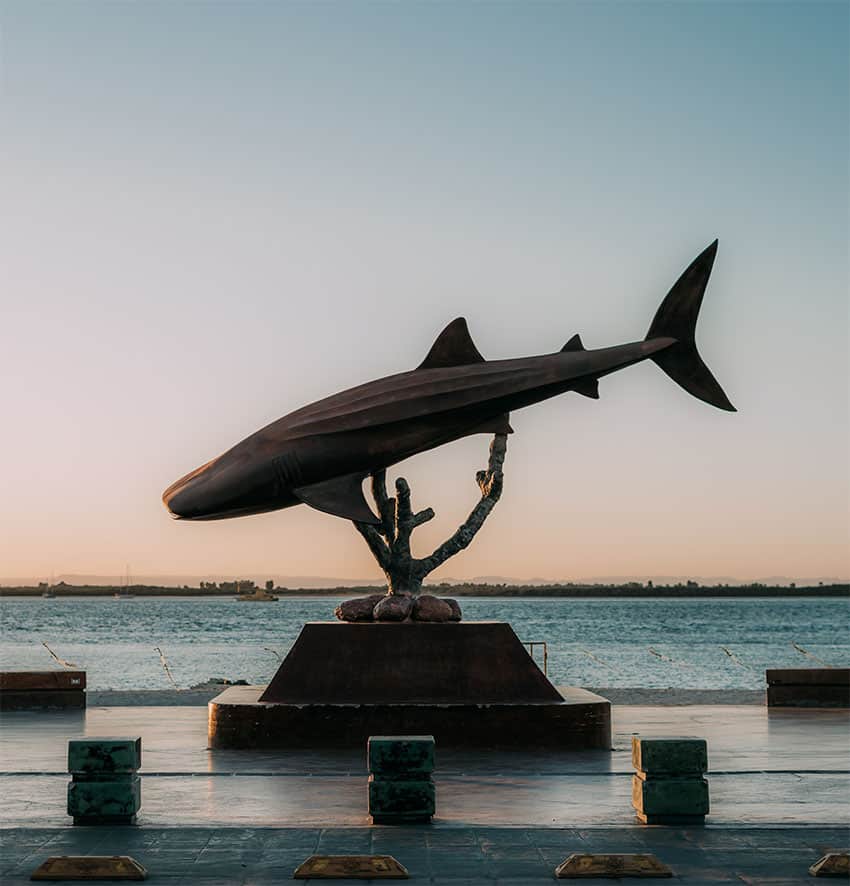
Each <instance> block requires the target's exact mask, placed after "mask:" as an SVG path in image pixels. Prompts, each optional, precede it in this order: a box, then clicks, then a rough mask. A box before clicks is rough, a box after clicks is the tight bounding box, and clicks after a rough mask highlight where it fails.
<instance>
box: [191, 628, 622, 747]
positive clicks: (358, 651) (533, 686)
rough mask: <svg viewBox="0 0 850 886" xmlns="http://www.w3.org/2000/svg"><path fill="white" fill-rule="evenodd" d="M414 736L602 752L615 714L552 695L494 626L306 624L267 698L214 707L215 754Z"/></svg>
mask: <svg viewBox="0 0 850 886" xmlns="http://www.w3.org/2000/svg"><path fill="white" fill-rule="evenodd" d="M411 733H418V734H424V735H433V736H434V738H435V739H436V741H437V745H438V746H445V747H481V748H488V747H491V748H557V749H563V750H584V749H588V748H598V749H608V748H610V747H611V705H610V703H609V702H608V701H607V700H606V699H604V698H602V697H601V696H598V695H594V694H593V693H592V692H587V691H586V690H583V689H576V688H573V687H561V688H559V689H556V688H555V687H554V686H553V685H552V684H551V683H550V682H549V680H548V679H547V678H546V677H545V676H544V675H543V673H542V672H541V671H540V669H539V668H538V667H537V665H536V664H535V662H534V661H533V659H532V658H531V656H530V655H529V654H528V652H527V651H526V649H525V647H524V646H523V645H522V644H521V643H520V641H519V640H518V639H517V637H516V635H515V634H514V632H513V630H512V629H511V627H510V625H508V624H502V623H497V622H467V623H460V624H457V623H452V624H428V623H422V624H416V623H402V624H381V623H373V624H368V623H367V624H343V623H339V622H332V623H325V622H319V623H311V624H307V625H305V626H304V628H303V630H302V632H301V634H300V636H299V637H298V640H297V641H296V642H295V645H294V646H293V648H292V650H291V651H290V653H289V655H287V657H286V659H285V660H284V661H283V663H282V664H281V666H280V668H279V670H278V672H277V674H276V675H275V677H274V679H273V680H272V682H271V683H270V684H269V686H268V687H263V686H233V687H230V688H229V689H226V690H225V691H224V692H222V694H221V695H219V696H217V697H216V698H214V699H213V700H212V701H211V702H210V704H209V726H208V736H209V745H210V747H212V748H297V747H352V746H354V747H356V746H362V745H363V744H364V743H365V741H366V740H367V739H368V738H369V736H370V735H393V734H401V735H406V734H411Z"/></svg>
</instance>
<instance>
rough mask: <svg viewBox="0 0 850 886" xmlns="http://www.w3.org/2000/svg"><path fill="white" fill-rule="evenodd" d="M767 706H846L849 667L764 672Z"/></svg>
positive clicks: (849, 705) (848, 703) (849, 697)
mask: <svg viewBox="0 0 850 886" xmlns="http://www.w3.org/2000/svg"><path fill="white" fill-rule="evenodd" d="M765 676H766V678H767V704H768V706H769V707H791V708H802V707H804V708H850V668H789V669H774V670H768V671H767V672H766V675H765Z"/></svg>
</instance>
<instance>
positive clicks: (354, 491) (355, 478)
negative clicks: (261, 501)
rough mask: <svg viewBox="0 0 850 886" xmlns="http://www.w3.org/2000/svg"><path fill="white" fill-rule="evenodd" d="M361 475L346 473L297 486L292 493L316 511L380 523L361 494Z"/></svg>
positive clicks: (357, 520) (359, 520) (361, 521)
mask: <svg viewBox="0 0 850 886" xmlns="http://www.w3.org/2000/svg"><path fill="white" fill-rule="evenodd" d="M362 483H363V475H362V474H346V475H345V476H344V477H333V478H332V479H330V480H323V481H322V482H321V483H313V484H311V485H309V486H299V487H298V488H297V489H293V490H292V492H293V493H294V495H295V496H296V497H297V498H298V499H300V500H301V501H303V502H304V504H305V505H310V507H311V508H315V509H316V510H317V511H324V512H325V513H326V514H333V515H334V516H335V517H344V518H345V519H346V520H355V521H356V522H358V523H380V522H381V521H380V520H379V519H378V518H377V517H376V516H375V515H374V513H372V509H371V508H370V507H369V505H368V504H366V499H365V498H364V496H363V487H362Z"/></svg>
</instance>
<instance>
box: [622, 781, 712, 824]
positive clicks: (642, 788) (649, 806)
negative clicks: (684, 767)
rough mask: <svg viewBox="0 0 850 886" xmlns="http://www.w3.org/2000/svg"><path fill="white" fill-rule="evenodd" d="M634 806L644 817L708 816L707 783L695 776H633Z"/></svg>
mask: <svg viewBox="0 0 850 886" xmlns="http://www.w3.org/2000/svg"><path fill="white" fill-rule="evenodd" d="M632 806H634V808H635V809H636V810H637V812H638V813H639V814H641V815H707V814H708V782H707V781H706V780H705V779H704V778H702V777H696V776H691V777H685V778H672V777H663V778H662V777H655V778H654V777H652V776H646V777H641V775H639V774H638V775H634V776H632Z"/></svg>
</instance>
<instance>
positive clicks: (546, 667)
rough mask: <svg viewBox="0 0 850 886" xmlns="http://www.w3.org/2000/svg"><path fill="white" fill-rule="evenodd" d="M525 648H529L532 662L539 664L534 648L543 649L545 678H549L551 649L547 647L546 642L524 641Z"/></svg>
mask: <svg viewBox="0 0 850 886" xmlns="http://www.w3.org/2000/svg"><path fill="white" fill-rule="evenodd" d="M522 645H523V646H527V647H528V654H529V655H530V656H531V659H532V661H534V663H535V664H536V663H537V660H536V659H535V658H534V648H535V646H542V647H543V676H544V677H548V676H549V647H548V646H547V645H546V641H545V640H523V641H522Z"/></svg>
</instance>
